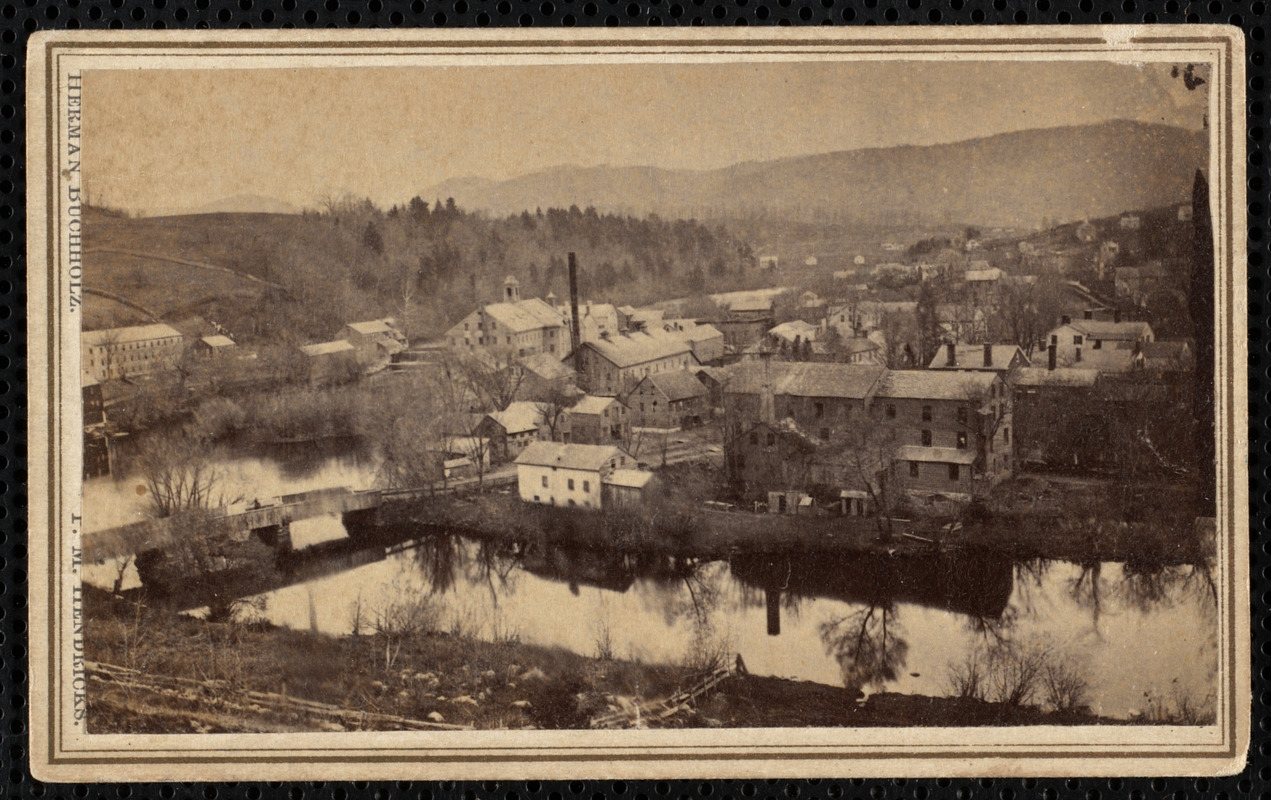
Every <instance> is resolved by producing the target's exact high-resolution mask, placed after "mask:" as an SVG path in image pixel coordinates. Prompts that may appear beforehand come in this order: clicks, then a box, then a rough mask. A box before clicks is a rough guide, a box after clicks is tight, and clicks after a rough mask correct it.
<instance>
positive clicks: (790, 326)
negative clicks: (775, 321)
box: [768, 319, 821, 342]
mask: <svg viewBox="0 0 1271 800" xmlns="http://www.w3.org/2000/svg"><path fill="white" fill-rule="evenodd" d="M820 332H821V329H820V328H818V327H817V326H815V325H813V324H812V323H810V322H804V321H803V320H801V319H796V320H791V321H790V322H783V323H781V324H780V325H777V326H776V327H774V328H772V329H771V330H769V331H768V334H769V335H770V336H775V337H777V338H778V339H785V340H786V341H787V342H793V341H794V340H795V337H798V338H799V340H800V341H803V340H806V339H815V338H816V337H817V335H818V334H820Z"/></svg>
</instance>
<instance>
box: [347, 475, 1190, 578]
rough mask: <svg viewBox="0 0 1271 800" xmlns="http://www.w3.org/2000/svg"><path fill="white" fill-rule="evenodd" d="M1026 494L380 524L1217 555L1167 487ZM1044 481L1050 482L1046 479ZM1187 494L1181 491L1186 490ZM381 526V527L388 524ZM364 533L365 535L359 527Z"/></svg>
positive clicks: (999, 550)
mask: <svg viewBox="0 0 1271 800" xmlns="http://www.w3.org/2000/svg"><path fill="white" fill-rule="evenodd" d="M1030 482H1031V484H1032V486H1030V487H1029V490H1028V494H1029V496H1030V497H1032V496H1042V495H1043V493H1045V494H1046V496H1047V502H1046V503H1044V504H1039V503H1036V502H1030V503H1027V504H1026V503H1023V502H1020V501H1018V499H1017V498H1014V497H1012V496H1011V493H1013V492H1014V493H1019V494H1023V492H1021V491H1020V489H1019V484H1018V482H1016V483H1013V484H1011V485H1010V486H1008V487H1004V488H1003V489H1002V490H1001V491H1000V492H999V495H998V497H999V499H998V500H997V501H996V502H995V503H992V504H990V508H989V510H988V511H987V512H985V513H982V514H980V515H979V518H977V519H962V520H955V519H952V518H930V517H929V518H925V519H918V518H916V519H912V520H900V519H897V520H892V521H891V522H886V521H883V520H879V519H877V518H873V517H841V516H790V515H777V514H755V513H750V512H745V511H714V510H710V509H707V508H704V507H702V505H701V504H700V503H693V502H685V501H682V500H681V501H678V502H673V503H656V502H655V503H653V504H651V505H650V506H649V507H648V508H645V509H641V510H619V511H604V512H597V511H586V510H580V509H566V508H555V507H551V506H543V505H538V504H533V503H525V502H523V501H522V500H520V498H519V497H518V496H517V495H516V494H515V493H512V492H493V493H487V494H477V495H470V496H463V497H452V496H436V497H428V498H421V499H415V500H406V501H388V502H386V503H385V504H384V505H383V506H382V507H381V508H380V509H379V511H378V513H377V514H376V515H375V520H374V523H373V525H374V526H375V527H380V528H384V529H403V530H413V529H417V528H418V526H421V525H426V526H432V527H434V528H435V529H440V530H444V531H448V532H453V533H461V534H463V535H468V536H472V537H476V538H481V539H487V540H494V541H500V542H509V543H524V542H539V543H544V544H549V545H559V546H569V547H589V548H596V549H601V550H620V551H640V550H643V549H656V550H658V551H659V552H665V553H669V554H672V555H679V556H688V557H697V558H708V559H710V558H726V557H728V556H729V555H731V554H735V553H751V554H753V553H780V552H810V551H833V552H838V553H878V554H886V555H907V554H922V553H928V552H931V551H932V550H933V549H934V550H947V549H963V550H967V551H979V552H988V553H992V554H996V555H1001V556H1003V557H1005V558H1009V559H1013V560H1034V559H1043V560H1064V561H1071V562H1074V563H1080V564H1085V563H1092V562H1098V561H1122V562H1131V563H1137V564H1156V565H1174V564H1202V563H1205V562H1207V561H1208V560H1209V559H1211V558H1212V554H1213V552H1214V549H1213V548H1214V541H1213V532H1212V528H1209V529H1206V528H1205V527H1204V526H1201V525H1198V524H1197V522H1196V520H1195V518H1193V517H1189V516H1188V515H1187V514H1186V513H1184V512H1183V511H1180V510H1179V509H1180V508H1182V507H1184V504H1183V503H1182V502H1175V500H1174V499H1173V498H1169V497H1161V498H1160V503H1159V504H1158V505H1157V506H1156V509H1155V511H1154V513H1151V514H1145V515H1141V516H1140V517H1139V518H1137V519H1126V518H1125V515H1124V513H1122V512H1123V509H1120V508H1118V507H1117V503H1118V498H1117V496H1116V494H1115V492H1114V491H1112V489H1111V488H1110V487H1106V486H1103V485H1100V484H1098V483H1091V484H1086V485H1083V486H1077V487H1073V486H1071V485H1067V486H1065V485H1064V484H1059V483H1056V486H1057V487H1059V489H1051V488H1050V486H1049V485H1048V484H1046V483H1045V481H1044V480H1042V479H1030ZM1038 484H1043V486H1042V488H1038ZM1182 493H1184V492H1182V491H1180V492H1179V494H1182ZM378 535H382V532H381V533H380V534H378ZM355 536H356V533H355Z"/></svg>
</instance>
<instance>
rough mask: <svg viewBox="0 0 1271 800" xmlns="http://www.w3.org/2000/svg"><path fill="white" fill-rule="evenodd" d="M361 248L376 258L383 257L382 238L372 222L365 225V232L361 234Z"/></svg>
mask: <svg viewBox="0 0 1271 800" xmlns="http://www.w3.org/2000/svg"><path fill="white" fill-rule="evenodd" d="M362 246H363V247H365V248H366V249H368V250H370V251H371V252H372V253H374V254H375V255H377V256H382V255H384V237H383V236H381V235H380V229H379V227H377V226H376V224H375V223H374V222H368V223H366V232H365V233H363V234H362Z"/></svg>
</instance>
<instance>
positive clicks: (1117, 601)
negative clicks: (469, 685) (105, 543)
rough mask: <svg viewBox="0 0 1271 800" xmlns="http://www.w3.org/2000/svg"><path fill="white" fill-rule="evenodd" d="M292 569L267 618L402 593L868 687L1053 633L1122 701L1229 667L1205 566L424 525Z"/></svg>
mask: <svg viewBox="0 0 1271 800" xmlns="http://www.w3.org/2000/svg"><path fill="white" fill-rule="evenodd" d="M377 537H378V538H377ZM283 566H284V569H283V572H284V582H285V583H286V584H287V585H285V586H280V587H279V588H278V589H277V590H275V591H273V592H270V593H269V595H268V604H267V607H266V611H265V615H266V616H267V618H268V619H270V620H271V621H273V622H275V623H277V624H281V625H287V626H290V627H295V628H304V629H314V630H318V631H320V632H322V633H326V634H334V635H343V634H348V633H350V632H351V631H352V630H353V623H352V622H351V620H352V619H354V618H355V615H353V614H352V613H351V612H350V609H351V608H353V607H355V606H359V605H360V606H361V607H362V608H363V609H364V610H365V609H370V608H371V606H372V605H373V604H375V603H379V602H382V601H383V600H384V598H383V597H381V595H385V593H387V595H385V596H388V597H390V598H394V597H397V596H398V595H399V594H401V593H402V591H406V592H407V593H409V592H415V593H417V594H419V595H422V596H424V597H427V598H429V603H430V608H434V609H435V611H436V614H437V618H438V619H439V620H442V621H443V622H442V624H443V629H444V630H449V631H456V632H462V633H465V634H468V635H474V636H479V637H483V638H497V637H499V636H507V635H512V634H515V635H517V636H519V637H520V638H521V640H522V641H526V642H530V643H534V644H539V645H543V646H548V647H562V648H566V649H568V650H571V651H573V652H576V653H579V654H582V655H587V656H601V657H617V658H637V659H642V660H645V661H651V662H656V663H674V664H687V665H691V666H701V667H709V666H710V665H711V664H714V663H718V661H719V659H722V658H731V657H733V656H735V655H737V654H740V655H741V656H742V657H743V659H744V661H745V663H746V665H747V667H748V668H749V669H750V671H751V672H753V673H755V674H758V675H775V676H781V677H790V678H797V679H802V680H811V681H816V682H821V683H836V684H840V685H842V684H845V685H848V686H851V687H854V688H859V689H861V690H862V691H877V690H880V689H881V690H886V691H896V692H904V693H913V694H925V695H934V696H938V695H945V694H949V693H950V692H951V689H950V681H949V677H950V669H951V666H955V665H961V664H967V663H972V662H973V661H975V660H977V659H978V660H979V661H980V662H981V663H984V664H987V665H990V666H992V665H1000V664H1008V665H1013V664H1016V663H1021V664H1023V665H1024V666H1028V664H1027V663H1026V661H1025V659H1024V657H1025V656H1027V655H1028V654H1029V653H1031V652H1034V651H1036V650H1037V648H1039V647H1043V648H1045V649H1046V652H1049V653H1056V652H1059V653H1081V654H1082V660H1081V662H1080V664H1077V665H1075V666H1074V667H1073V669H1072V670H1071V671H1075V672H1078V673H1080V674H1081V675H1082V676H1084V677H1085V678H1086V681H1087V683H1088V685H1089V691H1088V692H1087V693H1086V694H1085V696H1082V697H1080V698H1077V695H1076V694H1073V695H1072V696H1073V697H1074V698H1077V699H1080V701H1081V702H1082V703H1088V704H1089V705H1090V707H1091V709H1092V710H1093V711H1094V712H1095V713H1099V714H1104V715H1109V716H1117V717H1129V716H1131V715H1134V714H1148V713H1151V709H1150V708H1148V707H1147V706H1146V705H1145V704H1147V703H1148V701H1146V700H1144V697H1145V696H1146V695H1145V694H1144V692H1145V691H1147V690H1149V689H1151V688H1152V687H1160V688H1159V689H1158V690H1155V691H1157V694H1156V695H1152V696H1154V697H1165V696H1168V697H1173V696H1174V694H1175V693H1177V694H1178V696H1179V697H1183V698H1204V697H1206V695H1207V693H1210V692H1212V690H1213V686H1214V685H1215V681H1216V668H1217V656H1216V653H1217V641H1216V629H1217V625H1216V619H1215V618H1216V594H1215V590H1214V585H1213V578H1212V576H1211V575H1210V573H1209V571H1208V570H1207V569H1206V568H1204V567H1190V566H1177V565H1165V566H1162V565H1144V564H1108V563H1104V564H1098V565H1094V564H1091V565H1084V566H1083V565H1076V564H1071V563H1066V562H1043V561H1030V562H1024V563H1017V564H1012V563H1010V562H1007V561H1004V560H1001V559H994V558H991V557H985V556H982V555H965V554H964V555H954V554H938V553H933V554H931V555H929V556H927V557H890V558H889V557H874V556H869V557H865V556H854V557H853V556H843V555H841V554H826V553H811V554H801V555H799V554H795V555H789V556H776V557H774V556H758V555H748V556H738V557H734V558H733V559H732V560H731V561H730V562H720V561H715V562H703V561H700V560H697V559H685V558H675V557H670V556H667V555H665V554H655V553H647V554H635V553H628V552H621V551H617V550H592V549H585V548H560V547H552V546H548V545H545V544H542V543H539V542H512V543H494V542H482V541H476V540H472V539H465V538H463V537H460V536H456V535H452V534H450V533H448V532H444V531H435V530H427V531H425V530H418V529H416V530H397V531H382V530H381V531H378V532H377V533H376V534H375V535H374V536H365V537H364V536H361V535H359V536H358V537H356V538H349V537H347V536H346V537H342V538H339V539H334V540H329V541H321V542H320V543H318V544H316V545H315V546H313V547H310V548H308V549H307V550H304V551H301V552H298V553H296V554H295V555H294V556H293V557H292V558H291V559H289V560H288V561H287V562H286V563H285V565H283ZM394 587H396V588H394ZM1061 677H1062V676H1061ZM1175 686H1178V687H1182V688H1179V689H1177V690H1176V689H1174V688H1173V687H1175ZM1162 693H1165V694H1162ZM1073 702H1076V699H1074V701H1073ZM1171 702H1173V701H1171ZM1157 704H1158V705H1159V704H1160V702H1159V701H1158V703H1157ZM1175 705H1180V703H1175ZM1145 709H1146V710H1145Z"/></svg>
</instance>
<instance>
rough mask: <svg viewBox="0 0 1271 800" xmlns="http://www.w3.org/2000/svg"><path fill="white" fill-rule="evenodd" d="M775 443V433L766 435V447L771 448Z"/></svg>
mask: <svg viewBox="0 0 1271 800" xmlns="http://www.w3.org/2000/svg"><path fill="white" fill-rule="evenodd" d="M776 443H777V434H775V433H770V434H768V446H769V447H772V446H773V445H774V444H776Z"/></svg>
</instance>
